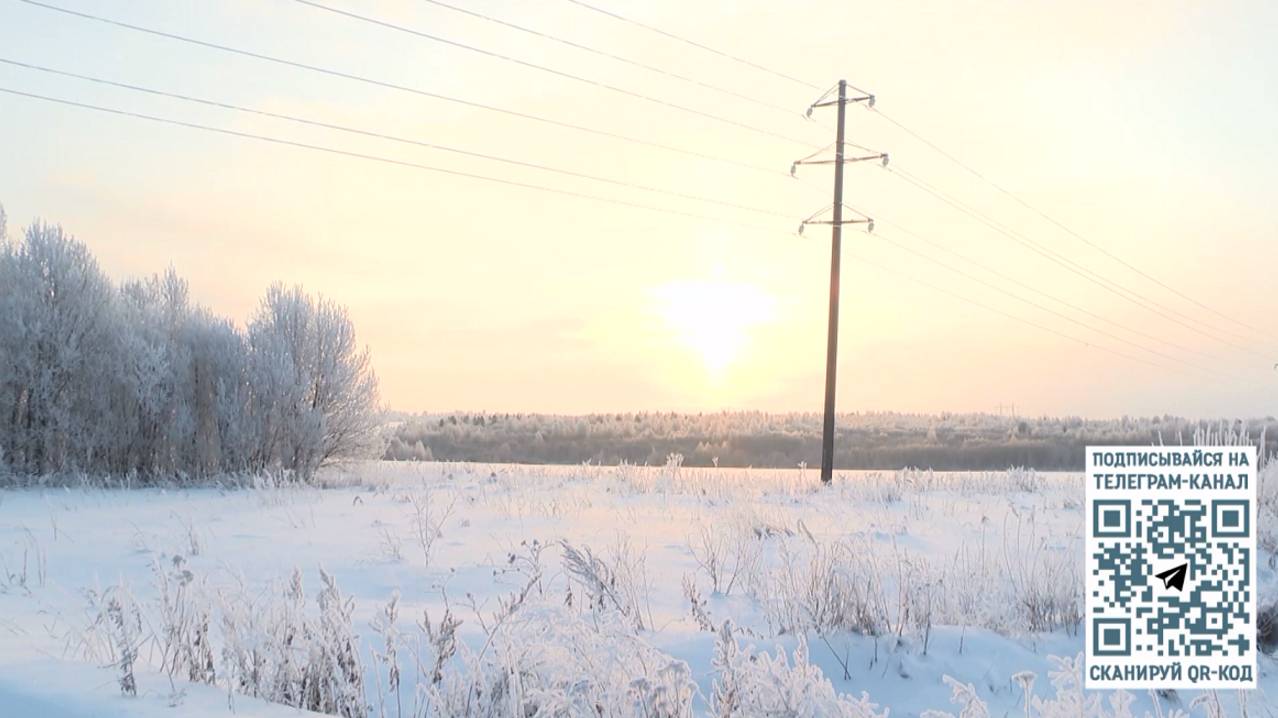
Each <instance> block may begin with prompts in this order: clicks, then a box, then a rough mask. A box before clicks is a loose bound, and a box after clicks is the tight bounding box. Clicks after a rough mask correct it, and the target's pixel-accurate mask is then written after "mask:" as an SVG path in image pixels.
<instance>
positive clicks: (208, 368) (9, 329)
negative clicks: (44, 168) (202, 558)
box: [0, 215, 379, 478]
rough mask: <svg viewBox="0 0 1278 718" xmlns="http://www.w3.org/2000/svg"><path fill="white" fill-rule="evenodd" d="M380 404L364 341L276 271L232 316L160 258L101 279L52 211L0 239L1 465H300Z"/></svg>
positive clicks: (342, 451)
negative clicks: (150, 272) (52, 221)
mask: <svg viewBox="0 0 1278 718" xmlns="http://www.w3.org/2000/svg"><path fill="white" fill-rule="evenodd" d="M0 216H2V215H0ZM378 420H379V417H378V414H377V380H376V377H375V376H374V374H373V372H372V368H371V366H370V361H369V355H368V351H367V350H362V349H360V348H359V347H358V345H357V344H356V341H355V331H354V327H353V325H352V323H351V320H350V317H349V316H348V314H347V313H346V310H345V309H344V308H342V307H340V306H338V305H336V304H334V303H332V302H330V301H327V300H323V299H318V300H317V299H313V298H311V297H309V296H307V295H306V294H305V293H303V292H302V291H301V290H300V289H292V290H285V289H283V288H282V287H278V286H277V287H273V288H271V290H270V291H269V292H268V294H267V296H266V298H265V299H264V300H263V302H262V305H261V307H260V308H259V310H258V312H257V314H256V316H255V317H254V318H253V321H252V322H251V324H250V326H249V328H248V330H247V331H242V330H240V329H238V328H237V327H236V326H235V325H234V324H233V323H231V322H229V321H227V320H225V319H222V318H219V317H217V316H214V315H213V314H211V313H210V312H208V311H207V310H206V309H204V308H202V307H200V306H198V305H197V304H195V303H194V302H193V301H192V300H191V298H190V291H189V288H188V285H187V283H186V282H185V281H184V280H183V279H182V278H181V277H179V276H178V275H177V273H176V272H175V271H173V270H172V269H169V270H168V271H166V272H164V273H162V274H158V275H155V276H152V277H148V278H144V279H139V280H131V281H127V282H124V283H123V284H121V285H119V286H118V287H117V286H115V285H113V284H112V283H111V282H110V281H109V280H108V279H107V278H106V276H105V275H104V274H103V273H102V272H101V270H100V269H99V268H98V265H97V263H96V261H95V260H94V259H93V257H92V255H91V254H90V253H89V251H88V249H87V248H86V247H85V245H84V244H83V243H81V242H79V241H77V240H75V239H74V238H72V237H71V236H70V235H68V234H66V233H65V232H64V231H63V230H62V228H61V227H58V226H54V225H48V224H44V223H42V222H36V223H34V224H33V225H32V226H31V227H30V228H29V229H28V230H27V231H26V233H25V234H24V236H23V238H22V239H21V241H18V242H12V243H11V242H8V241H0V468H7V469H8V470H10V471H12V472H14V473H18V474H26V475H40V474H46V473H50V472H59V471H67V470H83V471H92V472H100V473H112V474H137V475H139V476H142V477H155V476H165V477H179V478H180V477H190V476H205V475H209V474H213V473H218V472H240V471H248V470H262V469H267V468H284V469H288V470H293V471H296V472H297V473H298V474H299V475H301V476H303V477H306V476H309V475H311V474H312V473H313V472H314V470H315V469H316V468H317V467H319V466H320V465H322V464H324V463H325V462H327V461H330V460H333V459H337V458H341V457H346V456H351V455H353V454H355V453H357V452H359V451H361V450H362V449H364V448H365V447H366V446H367V445H368V443H369V442H370V441H373V440H375V439H376V433H375V432H376V427H377V422H378Z"/></svg>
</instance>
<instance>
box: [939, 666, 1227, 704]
mask: <svg viewBox="0 0 1278 718" xmlns="http://www.w3.org/2000/svg"><path fill="white" fill-rule="evenodd" d="M1048 660H1049V661H1051V663H1052V670H1051V671H1049V672H1048V678H1049V679H1050V680H1051V682H1052V689H1053V691H1054V694H1053V695H1052V696H1050V697H1047V698H1044V697H1041V696H1037V695H1034V693H1033V687H1034V681H1035V678H1036V676H1035V674H1034V673H1032V672H1030V671H1023V672H1021V673H1017V674H1016V675H1015V676H1013V680H1014V681H1016V683H1018V684H1019V685H1020V686H1021V689H1022V690H1023V691H1024V693H1025V698H1024V706H1025V717H1026V718H1077V717H1078V716H1090V717H1091V718H1133V713H1132V708H1131V706H1132V701H1133V698H1132V695H1131V694H1130V693H1128V692H1127V691H1123V690H1117V691H1113V692H1110V694H1109V698H1108V700H1106V699H1105V698H1104V696H1103V692H1101V691H1091V692H1088V691H1085V690H1084V688H1083V654H1081V653H1080V654H1078V656H1076V657H1074V658H1069V657H1061V656H1048ZM944 680H945V684H946V685H948V686H949V687H950V690H951V691H953V693H952V695H951V697H950V701H951V702H952V703H954V705H955V706H957V707H959V718H988V716H989V715H990V711H989V707H988V706H987V705H986V704H985V702H984V701H983V700H981V698H980V697H979V696H978V695H977V693H976V688H975V687H974V686H972V685H971V684H969V683H963V682H962V681H958V680H955V679H954V678H952V677H950V676H945V677H944ZM1150 696H1151V698H1152V699H1153V701H1154V710H1155V712H1154V713H1153V714H1151V713H1149V712H1146V713H1145V714H1144V718H1155V716H1157V718H1185V716H1187V715H1188V714H1187V713H1185V712H1184V711H1181V710H1177V709H1174V708H1172V709H1168V710H1166V711H1164V710H1163V707H1162V706H1161V705H1160V704H1159V703H1158V701H1159V697H1158V693H1157V692H1155V691H1150ZM1209 696H1211V694H1204V695H1203V696H1201V697H1200V698H1197V699H1195V700H1194V702H1193V704H1191V707H1192V706H1193V705H1198V704H1199V702H1200V701H1201V700H1203V699H1207V700H1211V698H1210V697H1209ZM1207 713H1208V715H1211V711H1210V709H1208V711H1207ZM1244 715H1245V713H1244ZM920 718H955V716H954V714H952V713H947V712H945V711H939V710H929V711H923V713H921V714H920Z"/></svg>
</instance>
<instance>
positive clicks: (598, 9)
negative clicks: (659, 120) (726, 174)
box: [568, 0, 856, 90]
mask: <svg viewBox="0 0 1278 718" xmlns="http://www.w3.org/2000/svg"><path fill="white" fill-rule="evenodd" d="M568 2H570V3H572V4H574V5H579V6H581V7H583V8H586V9H587V10H592V11H594V12H597V13H599V14H601V15H607V16H608V17H610V18H613V19H614V20H620V21H621V22H624V23H628V24H630V25H634V26H635V27H641V28H643V29H644V30H647V31H649V32H655V33H657V34H658V35H661V36H663V37H667V38H670V39H671V40H675V41H677V42H682V43H683V44H685V45H691V46H692V47H695V48H698V49H700V50H705V51H706V52H709V53H712V54H715V55H718V56H719V57H724V58H727V59H729V60H732V61H733V62H736V63H738V64H741V65H745V66H746V67H751V68H754V69H755V70H759V71H761V72H766V73H768V74H769V75H775V76H776V77H779V78H781V79H783V80H789V81H790V82H793V83H796V84H799V85H803V86H804V87H807V88H809V89H812V90H820V89H821V86H820V85H814V84H812V83H811V82H807V81H805V80H800V79H799V78H797V77H794V76H793V75H787V74H785V73H784V72H779V71H777V70H773V69H770V68H767V67H764V66H763V65H760V64H757V63H755V62H752V61H750V60H747V59H745V58H743V57H737V56H736V55H732V54H729V53H726V52H723V51H722V50H716V49H714V48H713V47H710V46H709V45H703V44H701V43H699V42H697V41H695V40H689V39H688V38H686V37H682V36H680V35H676V34H674V33H672V32H666V31H665V30H662V29H661V28H659V27H653V26H652V25H647V24H644V23H642V22H639V21H638V20H632V19H630V18H628V17H624V16H622V15H619V14H617V13H615V12H612V11H611V10H605V9H603V8H601V7H598V6H596V5H591V4H590V3H588V2H583V1H582V0H568ZM849 87H850V86H849ZM852 89H856V88H852Z"/></svg>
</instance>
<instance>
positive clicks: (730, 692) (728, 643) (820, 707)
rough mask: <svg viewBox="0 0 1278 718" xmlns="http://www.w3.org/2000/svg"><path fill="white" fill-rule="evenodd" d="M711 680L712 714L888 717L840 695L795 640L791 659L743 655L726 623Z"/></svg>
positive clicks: (865, 703)
mask: <svg viewBox="0 0 1278 718" xmlns="http://www.w3.org/2000/svg"><path fill="white" fill-rule="evenodd" d="M714 668H715V672H716V673H715V680H714V689H713V693H712V695H711V698H710V709H711V712H712V714H713V715H716V716H720V717H721V718H729V717H730V716H786V717H787V718H818V717H819V718H825V717H826V716H831V717H832V718H887V715H888V712H887V710H883V711H880V710H879V708H878V706H877V705H875V704H874V703H871V702H870V698H869V696H868V695H866V694H864V693H863V694H861V697H860V698H852V697H850V696H846V695H840V694H839V693H837V692H836V691H835V690H834V686H833V685H832V684H831V683H830V681H829V680H828V679H827V678H826V677H825V674H824V673H822V672H821V669H820V667H818V666H815V665H813V664H812V663H810V662H809V661H808V646H807V642H806V641H804V640H803V638H802V637H800V638H799V645H798V647H796V648H795V649H794V655H793V659H792V660H791V659H790V658H788V657H787V656H786V654H785V652H784V651H782V650H778V651H777V653H776V655H775V656H774V655H769V654H768V653H766V652H765V653H757V654H756V653H751V652H749V651H746V650H742V648H741V646H739V645H738V644H737V639H736V636H735V635H734V631H733V629H732V625H731V624H730V623H727V622H725V623H724V624H723V628H722V629H720V631H719V637H718V640H717V641H716V642H715V652H714Z"/></svg>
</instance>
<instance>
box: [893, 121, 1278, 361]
mask: <svg viewBox="0 0 1278 718" xmlns="http://www.w3.org/2000/svg"><path fill="white" fill-rule="evenodd" d="M870 109H871V111H873V112H875V113H876V114H878V115H879V116H880V117H882V118H883V119H884V120H885V121H887V122H888V123H889V124H891V125H893V126H895V127H896V128H897V129H899V130H901V131H902V132H904V133H905V134H907V135H909V136H910V137H913V138H914V139H915V140H917V141H919V142H921V143H922V144H923V145H925V146H927V147H928V148H930V149H931V150H933V151H934V152H936V153H937V154H939V155H941V156H942V157H944V158H945V159H947V160H949V161H950V162H952V163H953V164H955V165H957V166H958V167H960V168H962V169H963V170H965V171H967V172H968V174H971V175H972V176H973V177H976V178H977V179H979V180H981V181H982V182H984V183H986V184H988V185H989V186H990V187H993V188H994V189H995V190H998V191H999V192H1000V193H1002V194H1003V195H1005V196H1007V197H1008V198H1010V199H1012V200H1013V201H1014V202H1016V203H1017V204H1019V205H1021V206H1022V207H1024V208H1025V209H1028V210H1029V211H1031V212H1033V213H1034V214H1036V215H1038V216H1039V217H1040V218H1042V219H1044V220H1046V221H1047V222H1050V223H1051V224H1053V225H1055V226H1056V227H1057V228H1059V229H1061V230H1062V231H1064V232H1065V233H1066V234H1069V235H1070V236H1072V237H1073V238H1075V239H1077V240H1079V241H1081V242H1083V243H1084V244H1086V245H1087V246H1089V247H1091V248H1092V249H1094V250H1096V251H1097V252H1100V253H1101V254H1103V255H1105V256H1106V257H1108V258H1109V259H1111V260H1113V261H1114V262H1116V263H1118V264H1119V265H1121V266H1123V267H1124V268H1126V269H1128V270H1131V271H1132V272H1135V273H1136V274H1138V275H1140V276H1141V277H1144V278H1145V279H1147V280H1149V281H1150V282H1153V283H1154V284H1156V285H1158V286H1159V287H1162V288H1163V289H1165V290H1167V291H1169V292H1171V293H1172V294H1175V295H1176V296H1178V297H1180V298H1181V299H1184V300H1185V301H1188V302H1190V303H1192V304H1194V305H1195V306H1197V307H1199V308H1200V309H1204V310H1206V311H1208V312H1211V313H1212V314H1215V315H1216V316H1218V317H1220V318H1222V319H1225V320H1226V321H1229V322H1232V323H1234V324H1237V325H1238V326H1241V327H1244V328H1246V329H1250V330H1251V331H1253V332H1258V333H1259V334H1261V335H1262V336H1265V337H1271V336H1272V334H1273V332H1272V330H1264V329H1261V328H1260V327H1257V326H1255V325H1253V324H1249V323H1247V322H1244V321H1242V320H1240V319H1238V318H1237V317H1233V316H1230V315H1229V314H1226V313H1225V312H1222V311H1220V310H1218V309H1216V308H1215V307H1212V306H1210V305H1208V304H1205V303H1203V302H1201V301H1199V300H1197V299H1195V298H1193V297H1192V296H1190V295H1188V294H1186V293H1185V292H1182V291H1181V290H1179V289H1177V288H1176V287H1174V286H1172V285H1170V284H1168V283H1166V282H1164V281H1163V280H1161V279H1159V278H1158V277H1155V276H1154V275H1152V274H1150V273H1149V272H1146V271H1145V270H1143V269H1141V268H1140V267H1138V266H1136V265H1134V264H1132V263H1131V262H1129V261H1127V260H1125V259H1123V258H1122V257H1120V256H1118V255H1117V254H1115V253H1114V252H1112V251H1110V250H1108V249H1106V248H1105V247H1104V246H1103V245H1101V244H1100V243H1098V242H1094V241H1092V240H1090V239H1088V238H1087V237H1085V236H1083V235H1081V234H1079V233H1078V232H1076V231H1074V230H1073V229H1071V228H1070V227H1069V226H1068V225H1066V224H1065V223H1064V222H1061V221H1060V220H1058V219H1056V218H1055V217H1053V216H1051V215H1049V214H1047V213H1046V212H1044V211H1043V210H1041V209H1039V208H1038V207H1035V206H1034V205H1032V204H1030V203H1029V202H1027V201H1026V200H1025V199H1023V198H1022V197H1021V196H1020V195H1018V194H1016V193H1014V192H1012V191H1011V190H1009V189H1007V188H1005V187H1003V186H1002V185H1001V184H999V183H998V182H995V181H994V180H992V179H990V178H989V177H987V176H986V175H985V174H983V173H982V172H980V171H978V170H977V169H976V168H974V167H972V166H971V165H969V164H967V163H966V162H964V161H963V160H960V159H959V158H958V157H955V156H954V155H953V154H951V153H949V152H946V151H945V150H944V149H942V148H941V147H940V146H939V145H937V144H936V143H934V142H932V141H931V140H929V139H927V138H926V137H924V136H923V135H921V134H919V133H918V132H915V131H914V130H912V129H910V128H909V127H907V126H906V125H905V124H904V123H903V122H901V121H900V120H897V119H896V118H894V117H892V116H891V115H889V114H887V113H885V112H883V110H881V109H879V108H878V107H877V106H876V107H872V108H870Z"/></svg>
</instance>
